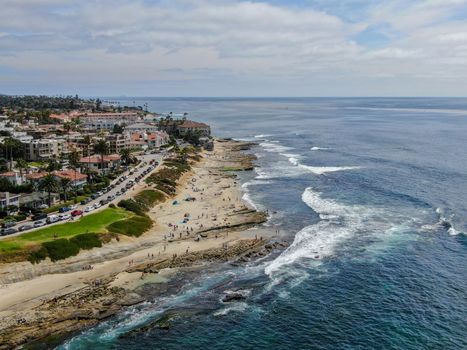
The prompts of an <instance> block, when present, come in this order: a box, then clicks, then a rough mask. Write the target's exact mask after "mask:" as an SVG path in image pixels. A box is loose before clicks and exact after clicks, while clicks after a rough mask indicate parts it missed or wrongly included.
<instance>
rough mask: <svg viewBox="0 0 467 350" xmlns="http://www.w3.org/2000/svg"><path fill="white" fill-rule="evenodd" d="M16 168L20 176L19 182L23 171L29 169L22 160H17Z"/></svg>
mask: <svg viewBox="0 0 467 350" xmlns="http://www.w3.org/2000/svg"><path fill="white" fill-rule="evenodd" d="M16 167H17V168H18V170H19V174H20V176H21V180H22V179H23V170H26V169H27V168H28V167H29V164H28V162H26V161H25V160H24V159H22V158H18V159H17V160H16Z"/></svg>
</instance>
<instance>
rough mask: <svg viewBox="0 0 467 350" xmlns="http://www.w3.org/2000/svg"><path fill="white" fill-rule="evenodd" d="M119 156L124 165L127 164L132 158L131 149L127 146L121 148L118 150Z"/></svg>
mask: <svg viewBox="0 0 467 350" xmlns="http://www.w3.org/2000/svg"><path fill="white" fill-rule="evenodd" d="M120 157H121V158H122V161H123V162H124V163H125V165H129V164H130V163H131V162H132V160H133V158H132V156H131V150H130V149H129V148H123V149H122V150H120Z"/></svg>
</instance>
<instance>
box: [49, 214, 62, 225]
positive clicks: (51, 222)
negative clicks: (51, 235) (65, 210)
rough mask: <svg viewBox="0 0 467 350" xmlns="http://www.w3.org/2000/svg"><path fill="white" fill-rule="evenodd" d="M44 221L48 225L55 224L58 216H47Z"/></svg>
mask: <svg viewBox="0 0 467 350" xmlns="http://www.w3.org/2000/svg"><path fill="white" fill-rule="evenodd" d="M46 220H47V223H48V224H53V223H54V222H57V221H58V220H59V218H58V215H49V216H48V217H47V219H46Z"/></svg>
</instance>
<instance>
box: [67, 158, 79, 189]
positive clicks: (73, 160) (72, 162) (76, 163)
mask: <svg viewBox="0 0 467 350" xmlns="http://www.w3.org/2000/svg"><path fill="white" fill-rule="evenodd" d="M80 158H81V157H80V155H79V153H78V152H77V151H76V150H73V151H71V153H70V154H69V155H68V162H69V163H70V167H71V169H73V171H74V172H75V184H74V188H75V198H76V197H77V196H78V193H77V191H76V174H77V172H78V169H79V167H80V166H79V165H80V164H79V160H80Z"/></svg>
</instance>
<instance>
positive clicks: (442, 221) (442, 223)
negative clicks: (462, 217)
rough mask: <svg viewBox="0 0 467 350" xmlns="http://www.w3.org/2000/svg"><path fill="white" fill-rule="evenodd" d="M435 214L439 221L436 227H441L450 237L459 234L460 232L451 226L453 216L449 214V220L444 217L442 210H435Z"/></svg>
mask: <svg viewBox="0 0 467 350" xmlns="http://www.w3.org/2000/svg"><path fill="white" fill-rule="evenodd" d="M436 213H437V214H438V216H439V221H438V224H437V226H438V227H439V226H442V227H444V228H445V229H447V231H448V233H449V234H450V235H452V236H457V235H458V234H461V233H462V232H461V231H458V230H456V228H455V227H454V225H453V223H452V222H453V219H454V214H451V215H450V217H449V218H447V217H446V214H445V212H444V210H443V209H442V208H436Z"/></svg>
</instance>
